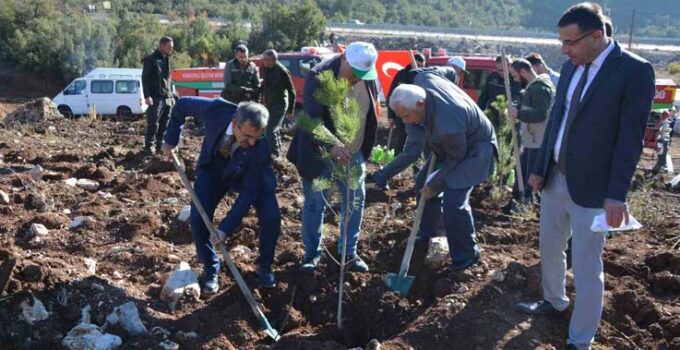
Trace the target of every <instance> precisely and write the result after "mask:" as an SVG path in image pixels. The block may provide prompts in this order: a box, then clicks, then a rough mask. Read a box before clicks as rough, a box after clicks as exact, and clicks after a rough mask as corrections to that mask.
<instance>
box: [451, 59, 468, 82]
mask: <svg viewBox="0 0 680 350" xmlns="http://www.w3.org/2000/svg"><path fill="white" fill-rule="evenodd" d="M446 64H447V65H449V66H451V67H453V70H455V71H456V85H458V84H459V83H460V77H462V76H463V75H464V74H465V73H467V71H466V70H465V60H464V59H463V57H460V56H453V57H451V58H449V61H448V62H446Z"/></svg>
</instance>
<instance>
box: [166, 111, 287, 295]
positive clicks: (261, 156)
mask: <svg viewBox="0 0 680 350" xmlns="http://www.w3.org/2000/svg"><path fill="white" fill-rule="evenodd" d="M187 116H193V117H194V118H198V119H201V120H202V121H203V123H204V124H205V130H206V134H205V139H204V140H203V146H202V147H201V154H200V156H199V157H198V161H197V162H196V168H197V172H196V181H195V184H194V189H195V191H196V194H197V195H198V198H199V199H200V201H201V204H202V205H203V208H205V211H206V213H207V214H208V217H210V219H211V220H212V218H213V215H214V214H215V209H216V208H217V205H218V204H219V202H220V200H222V198H223V197H224V195H225V194H226V193H227V191H234V192H238V198H237V199H236V201H235V202H234V205H233V206H232V207H231V209H230V210H229V213H228V214H227V216H226V217H225V218H224V219H222V221H221V222H220V224H219V227H218V237H210V233H209V231H208V229H207V227H206V226H205V225H204V223H203V220H202V219H201V216H200V214H199V213H198V211H197V210H196V207H195V205H194V204H193V203H192V206H191V217H190V222H191V232H192V234H193V237H194V243H195V244H196V255H197V256H198V261H199V262H200V263H201V264H203V277H202V279H201V285H202V289H203V290H204V291H205V292H207V293H216V292H217V290H218V289H219V285H218V282H217V276H218V273H219V268H220V261H219V258H218V256H217V254H216V253H215V249H214V247H213V245H214V244H221V243H222V242H223V241H224V240H225V238H226V237H227V236H230V235H232V234H233V233H234V231H236V229H237V228H238V226H239V225H240V223H241V220H242V219H243V217H244V216H245V215H246V214H247V213H248V210H249V209H250V207H251V206H254V207H255V210H256V212H257V218H258V222H259V224H260V231H259V238H260V256H259V257H258V259H257V264H258V267H257V270H256V272H257V275H258V277H259V278H260V283H261V285H262V286H263V287H265V288H273V287H274V286H275V285H276V280H275V277H274V274H273V273H272V269H271V265H272V263H273V262H274V249H275V248H276V242H277V240H278V237H279V233H280V231H281V214H280V212H279V205H278V202H277V200H276V194H275V190H276V178H275V177H274V172H273V170H272V168H271V166H270V164H269V159H270V156H269V152H270V151H269V145H268V144H267V140H266V139H265V138H264V136H263V135H264V132H265V130H266V128H267V121H268V119H269V113H268V112H267V109H266V108H265V107H264V106H263V105H261V104H259V103H255V102H243V103H241V104H239V105H238V106H236V105H235V104H233V103H231V102H228V101H225V100H223V99H221V98H217V99H207V98H202V97H184V98H181V99H180V100H179V101H178V102H177V104H176V105H175V108H174V109H173V110H172V115H171V117H170V121H169V123H168V132H167V134H166V135H165V142H164V144H163V152H164V153H166V154H170V152H171V151H172V150H173V149H174V148H175V147H176V146H177V143H178V142H179V136H180V127H181V126H182V125H184V121H185V119H186V117H187Z"/></svg>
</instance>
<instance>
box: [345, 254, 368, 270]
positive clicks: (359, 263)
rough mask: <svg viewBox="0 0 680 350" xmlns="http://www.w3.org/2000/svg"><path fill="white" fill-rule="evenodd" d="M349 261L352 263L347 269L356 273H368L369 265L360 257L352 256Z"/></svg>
mask: <svg viewBox="0 0 680 350" xmlns="http://www.w3.org/2000/svg"><path fill="white" fill-rule="evenodd" d="M347 260H349V261H351V262H350V263H349V265H347V268H348V269H349V270H350V271H355V272H368V265H367V264H366V262H365V261H363V260H362V259H361V258H360V257H359V256H358V255H354V256H352V255H350V256H349V257H348V258H347Z"/></svg>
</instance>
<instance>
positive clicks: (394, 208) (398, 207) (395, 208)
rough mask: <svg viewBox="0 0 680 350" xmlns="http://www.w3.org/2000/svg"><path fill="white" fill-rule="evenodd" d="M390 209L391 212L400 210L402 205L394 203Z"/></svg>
mask: <svg viewBox="0 0 680 350" xmlns="http://www.w3.org/2000/svg"><path fill="white" fill-rule="evenodd" d="M390 207H391V208H392V210H397V209H400V208H401V207H402V205H401V203H399V202H394V203H392V204H391V205H390Z"/></svg>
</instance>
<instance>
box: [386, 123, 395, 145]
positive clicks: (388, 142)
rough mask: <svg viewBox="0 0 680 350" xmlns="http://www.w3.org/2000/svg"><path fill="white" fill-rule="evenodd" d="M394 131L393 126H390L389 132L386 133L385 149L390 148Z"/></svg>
mask: <svg viewBox="0 0 680 350" xmlns="http://www.w3.org/2000/svg"><path fill="white" fill-rule="evenodd" d="M393 133H394V127H393V126H392V127H390V133H389V134H388V135H387V149H386V151H389V150H390V146H391V145H392V134H393Z"/></svg>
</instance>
